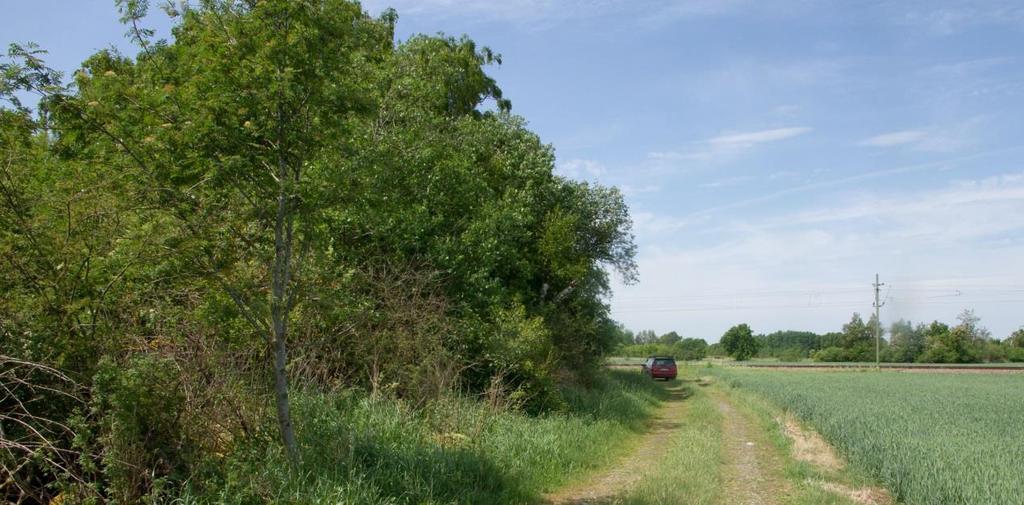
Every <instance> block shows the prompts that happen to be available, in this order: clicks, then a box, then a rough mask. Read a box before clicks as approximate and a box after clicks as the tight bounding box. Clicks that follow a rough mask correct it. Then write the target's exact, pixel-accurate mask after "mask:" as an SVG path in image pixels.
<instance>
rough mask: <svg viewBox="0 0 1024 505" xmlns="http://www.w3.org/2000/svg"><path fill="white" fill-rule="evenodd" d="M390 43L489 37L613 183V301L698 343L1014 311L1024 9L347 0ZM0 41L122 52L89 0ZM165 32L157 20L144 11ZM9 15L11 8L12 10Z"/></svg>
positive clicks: (523, 86) (1011, 323) (534, 110)
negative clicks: (623, 224)
mask: <svg viewBox="0 0 1024 505" xmlns="http://www.w3.org/2000/svg"><path fill="white" fill-rule="evenodd" d="M364 5H365V6H366V8H367V9H368V10H369V11H370V12H371V13H377V12H380V10H381V9H382V8H384V7H386V6H393V7H394V8H396V9H397V10H398V12H399V16H400V18H399V23H398V32H399V38H401V39H404V38H406V37H408V36H409V35H410V34H413V33H421V32H425V33H436V32H445V33H448V34H453V35H461V34H467V35H469V36H470V37H471V38H473V39H474V40H476V41H477V42H478V43H480V44H481V45H486V46H489V47H491V48H492V49H494V50H495V51H497V52H499V53H501V54H502V55H503V57H504V63H503V65H502V66H500V67H495V68H493V69H492V71H491V73H492V75H494V76H495V77H496V78H497V80H498V82H499V84H500V85H501V87H502V88H503V90H504V91H505V94H506V96H507V97H509V98H511V99H512V103H513V111H514V112H516V113H518V114H521V115H523V116H525V117H526V118H527V119H528V120H529V123H530V127H531V128H532V129H533V130H534V131H536V132H537V133H539V134H540V135H541V137H542V138H543V139H544V141H545V142H549V143H551V144H552V145H553V146H554V148H555V150H556V153H557V155H558V171H559V172H560V173H561V174H563V175H566V176H570V177H574V178H578V179H582V180H591V181H597V182H600V183H602V184H609V185H616V186H619V187H620V188H622V190H623V191H624V192H625V194H626V195H627V199H628V202H629V204H630V207H631V209H632V213H633V217H634V221H635V226H634V231H635V234H636V238H637V243H638V245H639V247H640V254H639V258H638V260H639V264H640V282H639V283H638V284H636V285H633V286H621V285H617V286H616V289H615V295H614V296H613V298H612V300H611V302H612V310H613V315H614V316H615V317H616V318H617V319H619V320H620V321H622V322H624V323H625V324H626V325H627V326H629V327H631V328H634V329H644V328H651V329H655V330H657V331H659V332H665V331H668V330H675V331H678V332H680V333H681V334H684V335H687V336H695V337H704V338H707V339H708V340H711V341H714V340H717V338H718V337H719V336H720V335H721V334H722V332H724V331H725V330H726V329H727V328H728V327H729V326H731V325H733V324H736V323H739V322H747V323H750V324H751V326H752V327H753V328H754V330H755V331H759V332H768V331H774V330H779V329H808V330H814V331H831V330H838V329H839V327H840V326H841V324H842V323H843V322H845V321H846V320H848V319H849V316H850V314H851V313H852V312H854V311H859V312H861V313H867V312H870V311H871V310H872V308H871V302H872V295H873V292H872V289H871V282H872V281H873V280H874V279H873V278H874V274H875V273H876V272H877V273H879V274H880V275H881V276H882V281H883V282H885V283H887V285H886V286H885V287H884V288H883V295H885V296H886V300H887V301H886V305H885V307H883V309H882V319H883V321H885V322H890V321H892V320H895V319H897V318H900V317H904V318H910V319H912V320H914V321H930V320H932V319H939V320H944V321H953V320H954V318H955V316H956V315H957V314H958V313H959V312H960V311H961V310H963V309H965V308H972V309H974V310H975V311H976V313H977V314H978V315H979V316H981V318H982V323H983V324H985V325H986V326H988V327H989V328H990V329H991V330H992V331H993V333H994V335H995V336H997V337H1000V338H1001V337H1004V336H1006V335H1007V334H1009V332H1011V331H1013V330H1014V329H1016V328H1018V327H1020V326H1021V325H1024V140H1022V134H1024V114H1022V112H1024V107H1022V105H1024V53H1022V51H1021V48H1022V47H1024V4H1021V3H1020V2H1010V1H1006V2H1003V1H990V2H986V1H964V2H954V1H884V0H879V1H855V2H847V1H834V2H830V1H818V2H815V1H809V0H778V1H772V2H763V1H753V0H749V1H748V0H721V1H706V0H690V1H650V0H594V1H579V0H562V1H556V0H504V1H484V0H463V1H457V0H370V1H367V2H364ZM5 12H6V13H7V16H5V21H2V22H0V26H3V32H2V33H3V36H2V37H0V42H4V43H7V42H11V41H27V40H32V41H36V42H38V43H40V44H41V45H42V46H43V47H44V48H47V49H49V50H50V52H51V57H50V61H51V62H52V63H53V64H54V65H55V66H58V67H60V68H65V69H68V70H71V69H73V68H74V67H75V65H76V64H77V63H78V62H79V61H81V60H82V59H83V58H84V57H85V56H87V55H88V54H89V53H91V52H92V51H93V50H95V49H99V48H102V47H106V46H108V45H111V44H114V45H117V46H119V47H126V46H127V44H126V43H125V42H124V40H123V39H122V37H121V34H122V33H123V32H124V28H123V27H121V26H120V25H119V24H118V23H117V13H116V10H115V9H114V8H113V4H112V2H108V1H106V0H95V1H77V2H65V1H54V0H49V1H38V0H37V1H33V2H21V3H14V2H12V3H11V5H8V6H5ZM152 18H153V20H152V23H153V25H154V26H156V27H158V28H161V29H163V30H164V33H166V26H167V23H168V22H167V21H166V20H165V19H164V18H163V16H162V15H159V14H155V15H153V16H152ZM15 21H16V22H15Z"/></svg>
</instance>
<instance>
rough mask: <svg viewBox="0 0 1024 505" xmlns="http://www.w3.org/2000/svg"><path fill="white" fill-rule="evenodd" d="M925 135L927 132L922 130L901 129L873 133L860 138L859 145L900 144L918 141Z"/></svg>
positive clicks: (888, 145)
mask: <svg viewBox="0 0 1024 505" xmlns="http://www.w3.org/2000/svg"><path fill="white" fill-rule="evenodd" d="M927 135H928V133H927V132H925V131H923V130H902V131H896V132H889V133H883V134H881V135H875V136H874V137H871V138H867V139H864V140H862V141H861V142H860V145H862V146H872V147H892V146H900V145H905V144H911V143H914V142H917V141H920V140H922V139H924V138H925V137H926V136H927Z"/></svg>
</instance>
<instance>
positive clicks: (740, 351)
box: [720, 323, 758, 361]
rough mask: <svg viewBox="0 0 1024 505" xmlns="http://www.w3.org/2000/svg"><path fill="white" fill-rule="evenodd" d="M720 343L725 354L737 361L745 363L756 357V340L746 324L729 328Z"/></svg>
mask: <svg viewBox="0 0 1024 505" xmlns="http://www.w3.org/2000/svg"><path fill="white" fill-rule="evenodd" d="M720 342H721V344H722V347H723V348H724V349H725V352H727V353H729V355H730V356H732V357H733V358H734V359H736V360H737V361H745V360H748V359H750V358H753V357H754V356H755V355H757V347H758V342H757V339H755V338H754V333H753V332H752V331H751V330H750V326H747V324H746V323H743V324H738V325H736V326H733V327H732V328H729V329H728V330H727V331H726V332H725V334H724V335H722V339H721V340H720Z"/></svg>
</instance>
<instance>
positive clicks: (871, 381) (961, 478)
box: [711, 367, 1024, 504]
mask: <svg viewBox="0 0 1024 505" xmlns="http://www.w3.org/2000/svg"><path fill="white" fill-rule="evenodd" d="M711 373H714V374H717V375H720V376H721V377H722V378H723V379H725V380H728V381H730V382H732V383H734V384H739V387H741V388H743V389H748V390H750V391H753V392H756V393H758V394H760V395H763V396H764V397H766V398H767V399H768V400H770V401H772V402H773V403H775V404H776V405H778V406H780V407H782V408H784V409H787V410H789V411H791V412H793V413H794V414H795V415H796V416H798V417H799V418H801V419H802V420H803V421H805V422H807V423H808V424H809V425H811V426H812V427H814V428H815V429H816V430H817V431H818V432H820V433H821V434H822V436H824V437H825V438H826V439H827V440H828V441H829V442H830V443H831V444H832V445H833V446H834V447H836V449H838V451H839V452H840V453H841V454H842V455H843V456H844V457H846V458H847V459H848V460H849V461H850V463H851V464H852V465H853V466H854V467H855V468H857V469H859V470H862V471H864V472H866V473H867V474H869V475H871V476H872V477H874V478H875V479H878V480H879V481H880V482H882V483H883V484H885V486H886V487H887V488H889V489H890V490H892V491H893V493H894V495H895V498H896V499H897V500H898V501H899V502H900V503H910V504H940V503H942V504H945V503H1014V502H1015V501H1016V500H1017V499H1018V497H1019V496H1020V495H1021V492H1024V474H1022V473H1021V472H1019V471H1018V470H1017V462H1016V461H1017V456H1016V454H1019V453H1020V452H1021V451H1022V450H1024V439H1021V437H1018V436H1015V435H1014V434H1015V433H1016V430H1017V425H1018V422H1017V419H1018V418H1020V417H1021V416H1024V375H1020V374H991V375H989V374H956V373H944V374H937V373H914V374H907V373H899V372H882V373H859V372H827V373H824V372H814V371H809V372H805V371H799V372H794V371H785V372H780V371H760V370H741V369H736V368H720V367H719V368H715V369H712V370H711Z"/></svg>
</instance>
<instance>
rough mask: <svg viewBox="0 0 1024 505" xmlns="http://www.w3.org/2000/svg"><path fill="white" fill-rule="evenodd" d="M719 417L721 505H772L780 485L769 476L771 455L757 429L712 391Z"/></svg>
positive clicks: (774, 478)
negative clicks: (722, 470) (722, 464)
mask: <svg viewBox="0 0 1024 505" xmlns="http://www.w3.org/2000/svg"><path fill="white" fill-rule="evenodd" d="M712 398H713V399H714V401H715V405H716V406H717V407H718V411H719V412H720V413H721V414H722V439H723V440H722V442H723V444H724V447H725V460H726V461H727V462H728V465H729V466H728V468H727V469H726V472H725V490H724V494H725V497H726V499H725V503H729V504H735V505H773V504H775V503H777V501H776V500H775V497H776V496H778V495H779V494H780V492H782V491H783V489H782V488H783V487H784V484H783V483H782V482H780V481H779V479H778V478H777V477H775V476H774V475H773V474H772V473H771V469H772V468H777V467H778V465H779V462H778V461H775V457H774V456H773V455H772V451H771V450H770V448H768V447H766V444H767V443H768V441H767V440H765V437H764V434H763V433H762V430H761V428H760V427H758V426H757V425H755V424H754V421H753V420H752V419H750V418H749V417H748V416H747V415H746V414H744V413H742V412H740V411H738V410H737V409H736V408H735V407H733V405H732V403H730V401H729V398H728V397H726V396H725V395H724V394H722V393H721V392H718V391H714V390H713V391H712Z"/></svg>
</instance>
